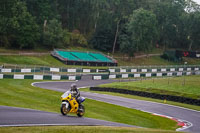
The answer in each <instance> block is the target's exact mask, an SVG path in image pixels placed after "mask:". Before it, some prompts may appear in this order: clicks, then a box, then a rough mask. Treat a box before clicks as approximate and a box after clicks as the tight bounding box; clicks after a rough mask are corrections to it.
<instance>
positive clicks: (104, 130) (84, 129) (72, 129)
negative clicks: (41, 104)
mask: <svg viewBox="0 0 200 133" xmlns="http://www.w3.org/2000/svg"><path fill="white" fill-rule="evenodd" d="M0 132H2V133H13V132H15V133H175V131H166V130H165V131H164V130H155V129H144V128H130V127H102V126H42V127H1V128H0ZM180 133H181V132H180Z"/></svg>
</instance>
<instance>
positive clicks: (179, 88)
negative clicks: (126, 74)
mask: <svg viewBox="0 0 200 133" xmlns="http://www.w3.org/2000/svg"><path fill="white" fill-rule="evenodd" d="M199 81H200V75H195V76H183V77H173V78H159V79H149V80H141V81H134V82H114V83H110V84H103V85H100V87H110V88H119V89H127V90H135V91H143V92H150V93H157V94H164V95H173V96H183V97H188V98H193V99H200V84H199Z"/></svg>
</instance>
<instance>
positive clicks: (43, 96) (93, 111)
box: [0, 79, 177, 130]
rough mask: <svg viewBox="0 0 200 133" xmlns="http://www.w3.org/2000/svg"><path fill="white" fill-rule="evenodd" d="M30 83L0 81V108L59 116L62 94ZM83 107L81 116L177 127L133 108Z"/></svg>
mask: <svg viewBox="0 0 200 133" xmlns="http://www.w3.org/2000/svg"><path fill="white" fill-rule="evenodd" d="M32 82H33V80H13V79H2V80H0V84H1V86H0V105H6V106H14V107H23V108H31V109H37V110H43V111H48V112H57V113H60V96H61V94H62V93H61V92H56V91H51V90H45V89H41V88H37V87H33V86H31V85H30V84H31V83H32ZM35 82H36V81H35ZM30 103H31V104H30ZM84 105H85V108H86V114H85V117H91V118H97V119H102V120H108V121H113V122H119V123H125V124H130V125H137V126H141V127H147V128H156V129H167V130H174V129H176V128H177V125H176V122H174V121H171V120H169V119H167V118H162V117H159V116H154V115H151V114H149V113H145V112H141V111H138V110H134V109H129V108H125V107H121V106H117V105H112V104H108V103H103V102H99V101H95V100H90V99H87V100H86V102H85V103H84Z"/></svg>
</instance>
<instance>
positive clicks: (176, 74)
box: [93, 71, 200, 80]
mask: <svg viewBox="0 0 200 133" xmlns="http://www.w3.org/2000/svg"><path fill="white" fill-rule="evenodd" d="M184 75H200V71H186V72H185V71H184V72H182V71H180V72H163V73H162V72H159V73H131V74H110V75H108V74H104V75H94V76H93V80H103V79H117V78H122V79H123V78H124V79H126V78H140V77H146V78H150V77H164V76H167V77H172V76H184Z"/></svg>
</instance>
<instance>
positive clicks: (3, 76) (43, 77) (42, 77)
mask: <svg viewBox="0 0 200 133" xmlns="http://www.w3.org/2000/svg"><path fill="white" fill-rule="evenodd" d="M0 79H33V80H80V79H81V75H22V74H10V75H9V74H0Z"/></svg>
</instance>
